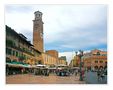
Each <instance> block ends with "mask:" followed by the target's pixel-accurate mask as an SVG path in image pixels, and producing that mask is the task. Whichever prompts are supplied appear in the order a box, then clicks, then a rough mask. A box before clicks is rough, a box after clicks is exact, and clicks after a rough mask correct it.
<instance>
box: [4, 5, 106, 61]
mask: <svg viewBox="0 0 113 90" xmlns="http://www.w3.org/2000/svg"><path fill="white" fill-rule="evenodd" d="M38 10H39V11H41V12H42V13H43V22H44V46H45V50H50V49H55V50H57V51H59V53H60V55H66V56H67V58H68V60H71V57H72V52H73V51H77V50H79V49H82V50H85V51H87V50H92V49H95V48H97V49H102V50H107V6H106V5H6V7H5V24H7V25H8V26H10V27H11V28H13V29H15V30H16V31H17V32H21V33H23V34H24V35H25V36H26V37H27V38H28V40H30V41H32V32H33V22H32V20H33V19H34V12H35V11H38ZM69 52H70V53H69Z"/></svg>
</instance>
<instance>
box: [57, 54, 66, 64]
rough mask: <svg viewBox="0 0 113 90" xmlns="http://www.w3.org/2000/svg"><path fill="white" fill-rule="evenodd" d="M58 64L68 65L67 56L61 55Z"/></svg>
mask: <svg viewBox="0 0 113 90" xmlns="http://www.w3.org/2000/svg"><path fill="white" fill-rule="evenodd" d="M58 65H67V61H66V56H61V57H59V60H58Z"/></svg>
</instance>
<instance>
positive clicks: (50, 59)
mask: <svg viewBox="0 0 113 90" xmlns="http://www.w3.org/2000/svg"><path fill="white" fill-rule="evenodd" d="M55 61H56V60H55V58H53V57H51V56H48V55H47V56H45V62H49V63H54V62H55Z"/></svg>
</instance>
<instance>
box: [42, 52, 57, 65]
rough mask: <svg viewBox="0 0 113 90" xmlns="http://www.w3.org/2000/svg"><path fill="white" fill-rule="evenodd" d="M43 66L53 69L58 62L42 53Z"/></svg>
mask: <svg viewBox="0 0 113 90" xmlns="http://www.w3.org/2000/svg"><path fill="white" fill-rule="evenodd" d="M42 58H43V64H44V65H47V66H48V67H55V66H56V65H57V62H58V58H56V57H54V56H51V55H49V54H47V53H42Z"/></svg>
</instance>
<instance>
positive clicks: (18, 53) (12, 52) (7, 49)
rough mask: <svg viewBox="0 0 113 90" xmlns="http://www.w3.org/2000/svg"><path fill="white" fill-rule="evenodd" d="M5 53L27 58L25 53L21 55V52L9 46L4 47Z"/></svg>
mask: <svg viewBox="0 0 113 90" xmlns="http://www.w3.org/2000/svg"><path fill="white" fill-rule="evenodd" d="M6 54H7V55H13V56H16V57H21V58H23V59H28V58H29V57H28V56H26V55H23V54H22V53H20V52H18V51H16V50H12V49H10V48H6Z"/></svg>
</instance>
